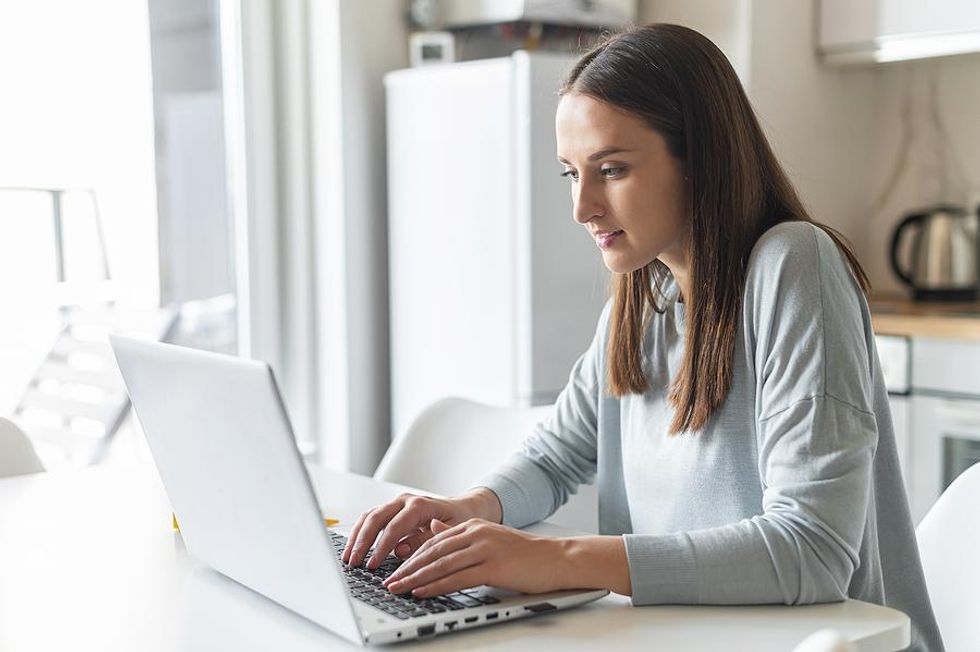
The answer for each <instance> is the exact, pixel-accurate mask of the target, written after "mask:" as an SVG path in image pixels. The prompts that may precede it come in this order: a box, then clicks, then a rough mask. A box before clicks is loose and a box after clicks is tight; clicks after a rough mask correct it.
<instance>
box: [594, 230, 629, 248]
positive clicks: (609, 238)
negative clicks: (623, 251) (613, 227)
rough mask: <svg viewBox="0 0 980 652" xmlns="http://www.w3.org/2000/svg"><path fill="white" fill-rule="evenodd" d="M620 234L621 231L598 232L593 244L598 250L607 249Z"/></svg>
mask: <svg viewBox="0 0 980 652" xmlns="http://www.w3.org/2000/svg"><path fill="white" fill-rule="evenodd" d="M622 234H623V232H622V231H599V232H598V233H596V234H595V243H596V245H598V247H599V248H600V249H609V248H610V247H611V246H612V245H613V242H615V241H616V238H618V237H619V236H621V235H622Z"/></svg>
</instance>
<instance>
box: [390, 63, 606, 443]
mask: <svg viewBox="0 0 980 652" xmlns="http://www.w3.org/2000/svg"><path fill="white" fill-rule="evenodd" d="M573 63H574V57H572V56H571V55H564V54H562V55H559V54H556V53H549V52H541V51H534V52H528V51H524V50H519V51H517V52H515V53H513V54H512V55H511V56H507V57H499V58H494V59H485V60H479V61H465V62H457V63H449V64H444V65H438V66H420V67H418V68H410V69H406V70H398V71H395V72H391V73H389V74H388V75H387V76H386V77H385V90H386V94H387V116H388V129H387V138H388V255H389V262H388V270H389V297H390V328H391V331H390V333H391V335H390V337H391V340H390V341H391V351H390V360H391V402H392V431H393V434H394V436H395V437H398V436H400V435H401V434H403V433H404V432H405V431H406V430H407V429H408V426H409V424H411V422H412V420H413V419H414V418H415V417H416V416H417V415H418V414H419V412H421V411H422V410H423V409H424V408H425V407H427V406H428V405H429V404H431V403H433V402H434V401H436V400H438V399H440V398H444V397H446V396H458V397H461V398H468V399H470V400H474V401H479V402H482V403H489V404H493V405H503V406H512V407H526V406H529V405H540V404H545V403H550V402H553V401H554V400H555V398H556V397H557V396H558V393H559V392H560V391H561V389H562V388H563V387H564V386H565V383H567V382H568V374H569V372H570V371H571V369H572V365H573V364H574V363H575V360H576V359H577V358H578V357H579V356H580V355H581V354H582V353H583V352H584V351H585V350H586V349H587V348H588V346H589V342H590V341H591V340H592V336H593V335H594V333H595V328H596V323H597V321H598V318H599V313H600V312H601V310H602V306H603V304H604V302H605V299H606V298H607V296H608V289H607V287H608V273H607V271H606V269H605V266H604V265H603V263H602V256H601V254H600V252H599V251H598V249H597V248H596V246H595V242H594V241H593V240H592V239H591V238H589V237H588V234H587V233H586V232H585V230H584V229H583V228H582V227H581V226H580V225H578V224H576V223H575V221H574V220H573V219H572V197H571V190H570V188H569V186H568V182H567V179H563V178H562V177H561V176H559V173H560V172H561V166H560V165H559V163H558V161H557V159H556V158H555V157H556V153H555V152H556V149H557V144H556V141H555V109H556V107H557V104H558V94H557V92H556V89H557V88H558V84H559V80H560V78H561V76H562V75H563V73H564V72H565V71H566V70H567V69H568V68H569V67H570V66H571V65H572V64H573Z"/></svg>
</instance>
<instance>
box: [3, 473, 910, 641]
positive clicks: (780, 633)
mask: <svg viewBox="0 0 980 652" xmlns="http://www.w3.org/2000/svg"><path fill="white" fill-rule="evenodd" d="M311 476H312V478H313V482H314V485H315V486H316V488H317V493H318V495H319V497H320V504H321V505H322V506H323V508H324V509H325V510H326V511H327V513H328V514H329V515H331V516H337V517H339V518H340V519H341V520H342V522H344V523H347V524H350V523H351V522H352V519H353V517H355V516H356V515H357V514H358V513H359V512H360V511H361V510H362V509H364V508H367V507H369V506H371V505H374V504H376V503H378V502H381V501H383V500H386V499H388V498H390V497H391V496H393V495H395V494H397V493H399V492H401V491H403V490H404V489H405V488H404V487H400V486H398V485H392V484H382V483H377V482H375V481H374V480H371V479H370V478H366V477H364V476H358V475H353V474H344V473H338V472H333V471H328V470H325V469H322V468H316V467H314V468H312V469H311ZM255 526H256V527H261V523H256V524H255ZM824 627H833V628H836V629H838V630H840V631H842V632H843V633H844V635H845V636H847V637H848V638H849V639H850V640H852V641H853V642H854V643H855V645H856V646H857V647H858V649H859V650H862V651H864V650H867V651H885V650H897V649H901V648H903V647H905V646H906V645H908V642H909V620H908V618H907V617H906V616H905V615H904V614H902V613H901V612H899V611H895V610H893V609H888V608H885V607H880V606H877V605H871V604H867V603H864V602H858V601H854V600H849V601H847V602H843V603H837V604H826V605H815V606H807V607H780V606H774V607H769V606H767V607H684V606H680V607H642V608H634V607H631V606H630V605H629V601H628V600H627V599H626V598H623V597H620V596H615V595H610V596H608V597H606V598H604V599H602V600H599V601H597V602H594V603H591V604H589V605H587V606H585V607H582V608H578V609H575V610H571V611H568V612H562V613H556V614H551V615H547V616H542V617H536V618H529V619H526V620H521V621H517V622H513V623H506V624H503V625H497V626H492V627H487V628H481V629H476V630H472V631H469V632H461V633H459V634H454V635H449V636H438V637H436V638H433V639H428V640H426V641H420V642H417V643H404V644H400V645H398V646H396V647H394V648H391V649H406V648H404V646H406V645H407V646H409V647H415V646H426V647H427V648H429V649H440V650H450V649H460V648H466V649H475V650H491V649H493V650H508V651H509V650H525V649H526V650H531V649H534V650H540V649H547V648H548V647H551V648H552V649H555V650H561V651H562V652H565V651H566V650H594V649H596V648H599V647H602V648H605V649H616V650H620V649H625V650H631V649H636V650H639V649H643V650H690V651H692V652H697V651H700V650H705V651H707V650H711V651H717V650H726V651H737V650H746V651H748V650H751V651H752V652H758V651H760V650H774V651H776V650H778V651H779V652H788V651H789V650H792V648H793V647H794V645H795V644H796V643H798V642H799V641H800V640H802V639H803V638H805V637H806V636H807V635H808V634H809V633H811V632H813V631H815V630H817V629H821V628H824ZM347 647H352V646H349V645H348V644H347V643H346V642H345V641H343V640H341V639H340V638H337V637H335V636H333V635H332V634H330V633H329V632H327V631H326V630H323V629H321V628H320V627H318V626H317V625H315V624H313V623H311V622H309V621H307V620H305V619H304V618H302V617H300V616H297V615H295V614H293V613H292V612H289V611H287V610H286V609H283V608H282V607H279V606H278V605H276V604H274V603H272V602H271V601H269V600H266V599H265V598H263V597H262V596H259V595H257V594H255V593H253V592H251V591H250V590H248V589H246V588H244V587H242V586H240V585H238V584H236V583H234V582H232V581H231V580H228V579H227V578H225V577H223V576H221V575H219V574H218V573H216V572H214V571H212V570H210V569H208V568H206V567H203V566H201V565H200V564H197V563H195V562H194V561H193V559H191V558H189V557H188V556H187V553H186V551H185V550H184V546H183V540H182V539H181V537H180V535H179V534H175V533H174V532H173V531H172V530H171V528H170V507H169V503H168V501H167V498H166V495H165V494H164V492H163V489H162V487H161V485H160V482H159V480H158V478H157V475H156V471H155V469H153V467H152V466H147V465H146V464H145V463H140V464H137V465H135V466H119V465H116V466H103V467H93V468H89V469H83V470H80V471H61V472H55V473H40V474H35V475H32V476H21V477H18V478H8V479H3V480H0V650H17V651H21V650H68V649H71V650H78V649H85V650H89V649H91V650H100V651H107V650H184V649H187V650H202V651H204V650H207V651H209V652H210V651H212V650H236V651H243V650H263V651H264V650H297V651H303V650H318V651H322V650H333V649H338V648H347Z"/></svg>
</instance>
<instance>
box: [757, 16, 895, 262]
mask: <svg viewBox="0 0 980 652" xmlns="http://www.w3.org/2000/svg"><path fill="white" fill-rule="evenodd" d="M814 9H815V3H813V2H800V1H793V2H786V1H785V0H753V2H752V39H751V40H752V46H751V75H750V79H749V84H748V88H747V90H748V94H749V98H750V99H751V101H752V104H753V106H754V107H755V110H756V113H757V114H758V116H759V119H760V121H761V122H762V125H763V128H764V129H765V130H766V134H767V135H768V136H769V139H770V142H771V143H772V146H773V149H774V150H775V152H776V156H777V157H778V158H779V160H780V162H781V163H782V164H783V166H784V167H785V168H786V170H787V172H788V173H789V175H790V178H791V179H792V180H793V182H794V184H795V185H796V188H797V190H798V191H799V192H800V194H801V195H802V198H803V201H804V203H805V204H806V206H807V208H808V209H809V210H810V213H811V215H812V217H813V218H814V219H816V220H818V221H820V222H823V223H825V224H828V225H830V226H832V227H834V228H836V229H838V230H839V231H841V232H842V233H843V234H844V235H845V236H846V237H847V238H848V239H849V240H851V242H852V243H853V245H854V247H855V249H856V253H858V255H859V256H860V257H861V259H862V262H863V261H865V260H869V258H868V256H866V255H862V252H865V251H866V243H865V240H866V237H867V224H868V222H869V221H870V217H871V210H870V196H869V193H868V189H869V185H870V177H871V158H872V157H871V152H872V126H873V124H874V120H875V111H874V102H873V100H874V91H875V84H874V72H873V70H871V69H859V68H832V67H828V66H825V65H823V64H821V63H820V62H819V60H818V59H817V56H816V54H815V46H814V29H815V28H814V26H815V25H816V16H815V15H814Z"/></svg>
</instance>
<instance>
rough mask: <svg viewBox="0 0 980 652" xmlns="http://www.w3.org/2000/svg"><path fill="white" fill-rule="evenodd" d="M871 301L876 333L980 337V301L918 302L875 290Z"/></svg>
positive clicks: (968, 338)
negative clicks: (879, 293)
mask: <svg viewBox="0 0 980 652" xmlns="http://www.w3.org/2000/svg"><path fill="white" fill-rule="evenodd" d="M868 305H869V307H870V308H871V322H872V324H873V325H874V329H875V332H876V333H880V334H882V335H907V336H909V337H947V338H951V339H961V340H975V341H980V301H971V302H962V301H961V302H956V303H953V302H948V303H940V302H929V303H924V302H918V301H912V300H911V299H909V298H907V297H903V296H896V295H875V294H872V295H871V298H870V300H869V301H868Z"/></svg>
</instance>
